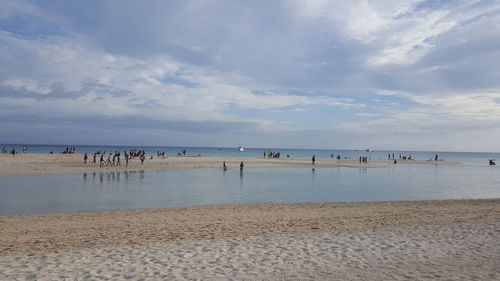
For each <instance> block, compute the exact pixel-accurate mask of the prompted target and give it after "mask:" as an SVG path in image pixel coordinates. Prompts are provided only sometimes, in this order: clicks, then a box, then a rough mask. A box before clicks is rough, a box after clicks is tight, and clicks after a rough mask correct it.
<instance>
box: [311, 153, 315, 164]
mask: <svg viewBox="0 0 500 281" xmlns="http://www.w3.org/2000/svg"><path fill="white" fill-rule="evenodd" d="M311 160H312V164H313V165H316V155H313V157H312V159H311Z"/></svg>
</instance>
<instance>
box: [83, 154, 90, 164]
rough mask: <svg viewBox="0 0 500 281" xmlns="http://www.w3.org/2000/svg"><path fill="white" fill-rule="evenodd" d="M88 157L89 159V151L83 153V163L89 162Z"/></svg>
mask: <svg viewBox="0 0 500 281" xmlns="http://www.w3.org/2000/svg"><path fill="white" fill-rule="evenodd" d="M87 159H89V156H88V155H87V153H85V154H84V155H83V163H85V164H87Z"/></svg>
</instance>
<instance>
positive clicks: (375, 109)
mask: <svg viewBox="0 0 500 281" xmlns="http://www.w3.org/2000/svg"><path fill="white" fill-rule="evenodd" d="M0 1H1V2H0V4H1V6H2V10H1V11H0V110H1V112H2V114H3V115H2V116H4V117H2V118H7V116H8V115H9V114H10V115H12V116H17V115H18V114H19V113H20V112H30V113H31V115H30V116H32V118H34V119H35V118H38V119H40V120H44V118H47V120H51V118H53V119H54V120H64V119H66V120H81V124H82V125H81V126H84V125H83V124H84V123H85V122H86V121H85V120H90V121H89V122H99V123H100V124H99V125H100V126H104V127H108V128H114V127H119V126H125V124H124V123H120V122H115V121H113V120H114V119H115V118H116V119H117V120H128V121H130V122H132V123H133V120H138V121H137V122H139V121H141V122H149V123H150V124H153V125H154V126H153V127H155V128H156V127H168V128H170V129H169V130H177V132H178V133H179V134H183V136H187V135H184V133H188V132H187V130H191V133H195V134H196V133H197V132H205V131H203V128H204V126H205V125H206V126H207V127H208V128H225V129H221V131H217V130H216V129H214V130H213V131H214V132H215V131H217V134H219V133H221V134H222V131H223V130H227V132H228V134H227V135H225V137H229V138H231V137H233V138H236V137H237V136H236V133H235V132H238V133H241V132H239V131H236V130H235V129H234V128H236V127H241V128H247V129H248V131H245V134H246V135H245V136H246V137H247V138H248V139H252V140H253V141H255V142H256V143H257V142H263V141H265V140H261V138H262V137H263V136H267V137H268V138H269V140H276V139H277V138H278V137H277V136H276V135H274V134H272V133H271V132H281V133H284V132H287V133H289V134H292V133H296V134H298V132H309V133H310V132H311V131H310V128H314V129H315V131H314V132H313V134H316V135H318V136H324V137H325V139H324V140H323V143H324V145H328V144H329V139H330V138H331V135H330V132H331V130H332V128H333V129H334V130H337V129H338V132H343V134H344V135H343V136H340V135H338V134H337V132H335V133H334V134H335V136H336V137H337V138H338V139H343V140H346V141H347V143H349V142H351V141H352V140H353V139H352V138H351V139H349V136H350V135H351V133H356V134H359V133H361V134H364V133H366V134H370V135H372V136H373V137H374V138H377V136H380V137H383V136H384V135H386V134H387V132H393V133H395V132H397V133H398V134H407V135H409V136H415V134H433V133H434V132H436V131H441V132H443V131H446V132H455V133H456V132H459V131H461V130H464V131H470V132H471V131H478V130H483V131H482V132H481V133H479V132H478V134H481V135H484V134H486V135H487V134H488V133H487V130H490V129H491V128H493V127H494V126H497V121H498V120H497V119H498V113H497V112H498V109H499V108H498V103H497V102H496V100H497V99H498V96H497V93H499V92H500V72H499V70H498V64H500V53H499V52H500V28H494V27H495V26H498V22H499V19H500V3H496V2H494V1H486V2H485V1H472V0H471V1H423V0H405V1H395V0H385V1H376V2H373V1H371V2H370V1H364V0H355V1H324V0H312V1H299V0H286V1H277V2H269V1H260V0H258V1H251V2H234V1H227V0H217V1H196V2H185V1H168V2H165V1H148V2H147V3H138V2H135V1H119V2H116V1H97V2H92V3H91V2H68V1H51V2H48V3H44V4H43V5H42V4H41V3H38V2H29V1H9V0H0ZM117 5H119V7H120V9H119V12H117V11H118V10H117V8H116V7H117ZM221 11H226V12H224V13H221ZM383 93H385V95H382V94H383ZM20 120H25V122H26V124H27V123H28V121H26V120H27V119H20ZM0 121H2V120H0ZM181 121H182V122H184V123H182V122H181ZM169 122H173V123H169ZM179 122H180V123H179ZM189 122H192V123H189ZM233 122H234V123H233ZM174 123H175V124H183V126H174V125H172V124H174ZM194 124H205V125H200V126H198V125H194ZM221 124H226V125H221ZM228 124H235V125H234V128H233V127H232V125H228ZM74 126H79V125H78V124H76V123H75V124H74ZM153 127H148V126H145V127H144V130H145V131H143V133H147V131H148V130H149V134H151V135H155V136H156V137H158V136H159V135H158V134H159V133H158V132H156V131H155V130H156V129H155V128H153ZM181 128H186V129H185V131H182V132H181ZM141 130H142V129H141ZM490 131H491V133H489V134H490V136H491V137H496V136H497V135H496V133H495V132H493V131H492V130H490ZM210 132H211V131H210V130H208V131H206V132H205V133H206V135H205V136H206V137H208V135H209V134H210ZM485 132H486V133H485ZM295 136H296V135H295ZM34 138H36V137H35V136H34ZM0 141H1V139H0ZM286 141H288V142H294V141H296V142H297V143H298V142H301V141H299V138H290V139H287V140H286ZM357 141H358V140H357ZM367 141H368V140H367ZM468 145H474V144H468V143H465V142H464V143H463V147H467V146H468ZM292 146H293V145H292ZM368 146H370V145H368Z"/></svg>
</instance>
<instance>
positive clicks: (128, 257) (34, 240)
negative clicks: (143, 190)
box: [0, 199, 500, 280]
mask: <svg viewBox="0 0 500 281" xmlns="http://www.w3.org/2000/svg"><path fill="white" fill-rule="evenodd" d="M0 268H1V269H2V270H1V271H0V279H1V280H56V279H67V280H109V279H113V280H498V279H500V200H499V199H493V200H445V201H403V202H371V203H367V202H358V203H319V204H251V205H223V206H201V207H188V208H168V209H144V210H126V211H107V212H91V213H65V214H51V215H30V216H2V217H0Z"/></svg>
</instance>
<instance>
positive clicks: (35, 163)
mask: <svg viewBox="0 0 500 281" xmlns="http://www.w3.org/2000/svg"><path fill="white" fill-rule="evenodd" d="M224 161H225V162H226V165H227V166H228V168H229V169H239V164H240V162H241V161H243V162H244V163H245V168H311V167H313V166H312V164H311V159H304V158H281V159H267V158H245V157H242V158H237V157H206V156H200V157H178V156H171V157H165V158H158V157H156V156H155V157H154V158H153V159H149V158H148V159H146V160H145V162H144V164H143V165H141V162H140V160H139V159H133V160H131V161H130V163H129V166H128V167H125V160H124V159H123V157H122V159H121V162H122V165H121V166H115V167H104V168H99V158H97V163H96V164H94V163H92V155H89V161H88V162H87V164H84V162H83V154H17V155H15V156H12V155H8V154H0V176H26V175H45V174H69V173H83V172H99V171H131V170H167V169H216V168H219V169H220V168H222V163H223V162H224ZM408 163H412V164H433V165H456V164H460V163H458V162H446V161H429V160H398V164H408ZM387 165H393V164H392V161H391V160H370V161H369V162H368V163H366V164H360V163H359V161H358V160H353V159H340V160H337V159H316V165H315V166H314V167H317V168H334V167H368V168H373V167H386V166H387Z"/></svg>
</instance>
